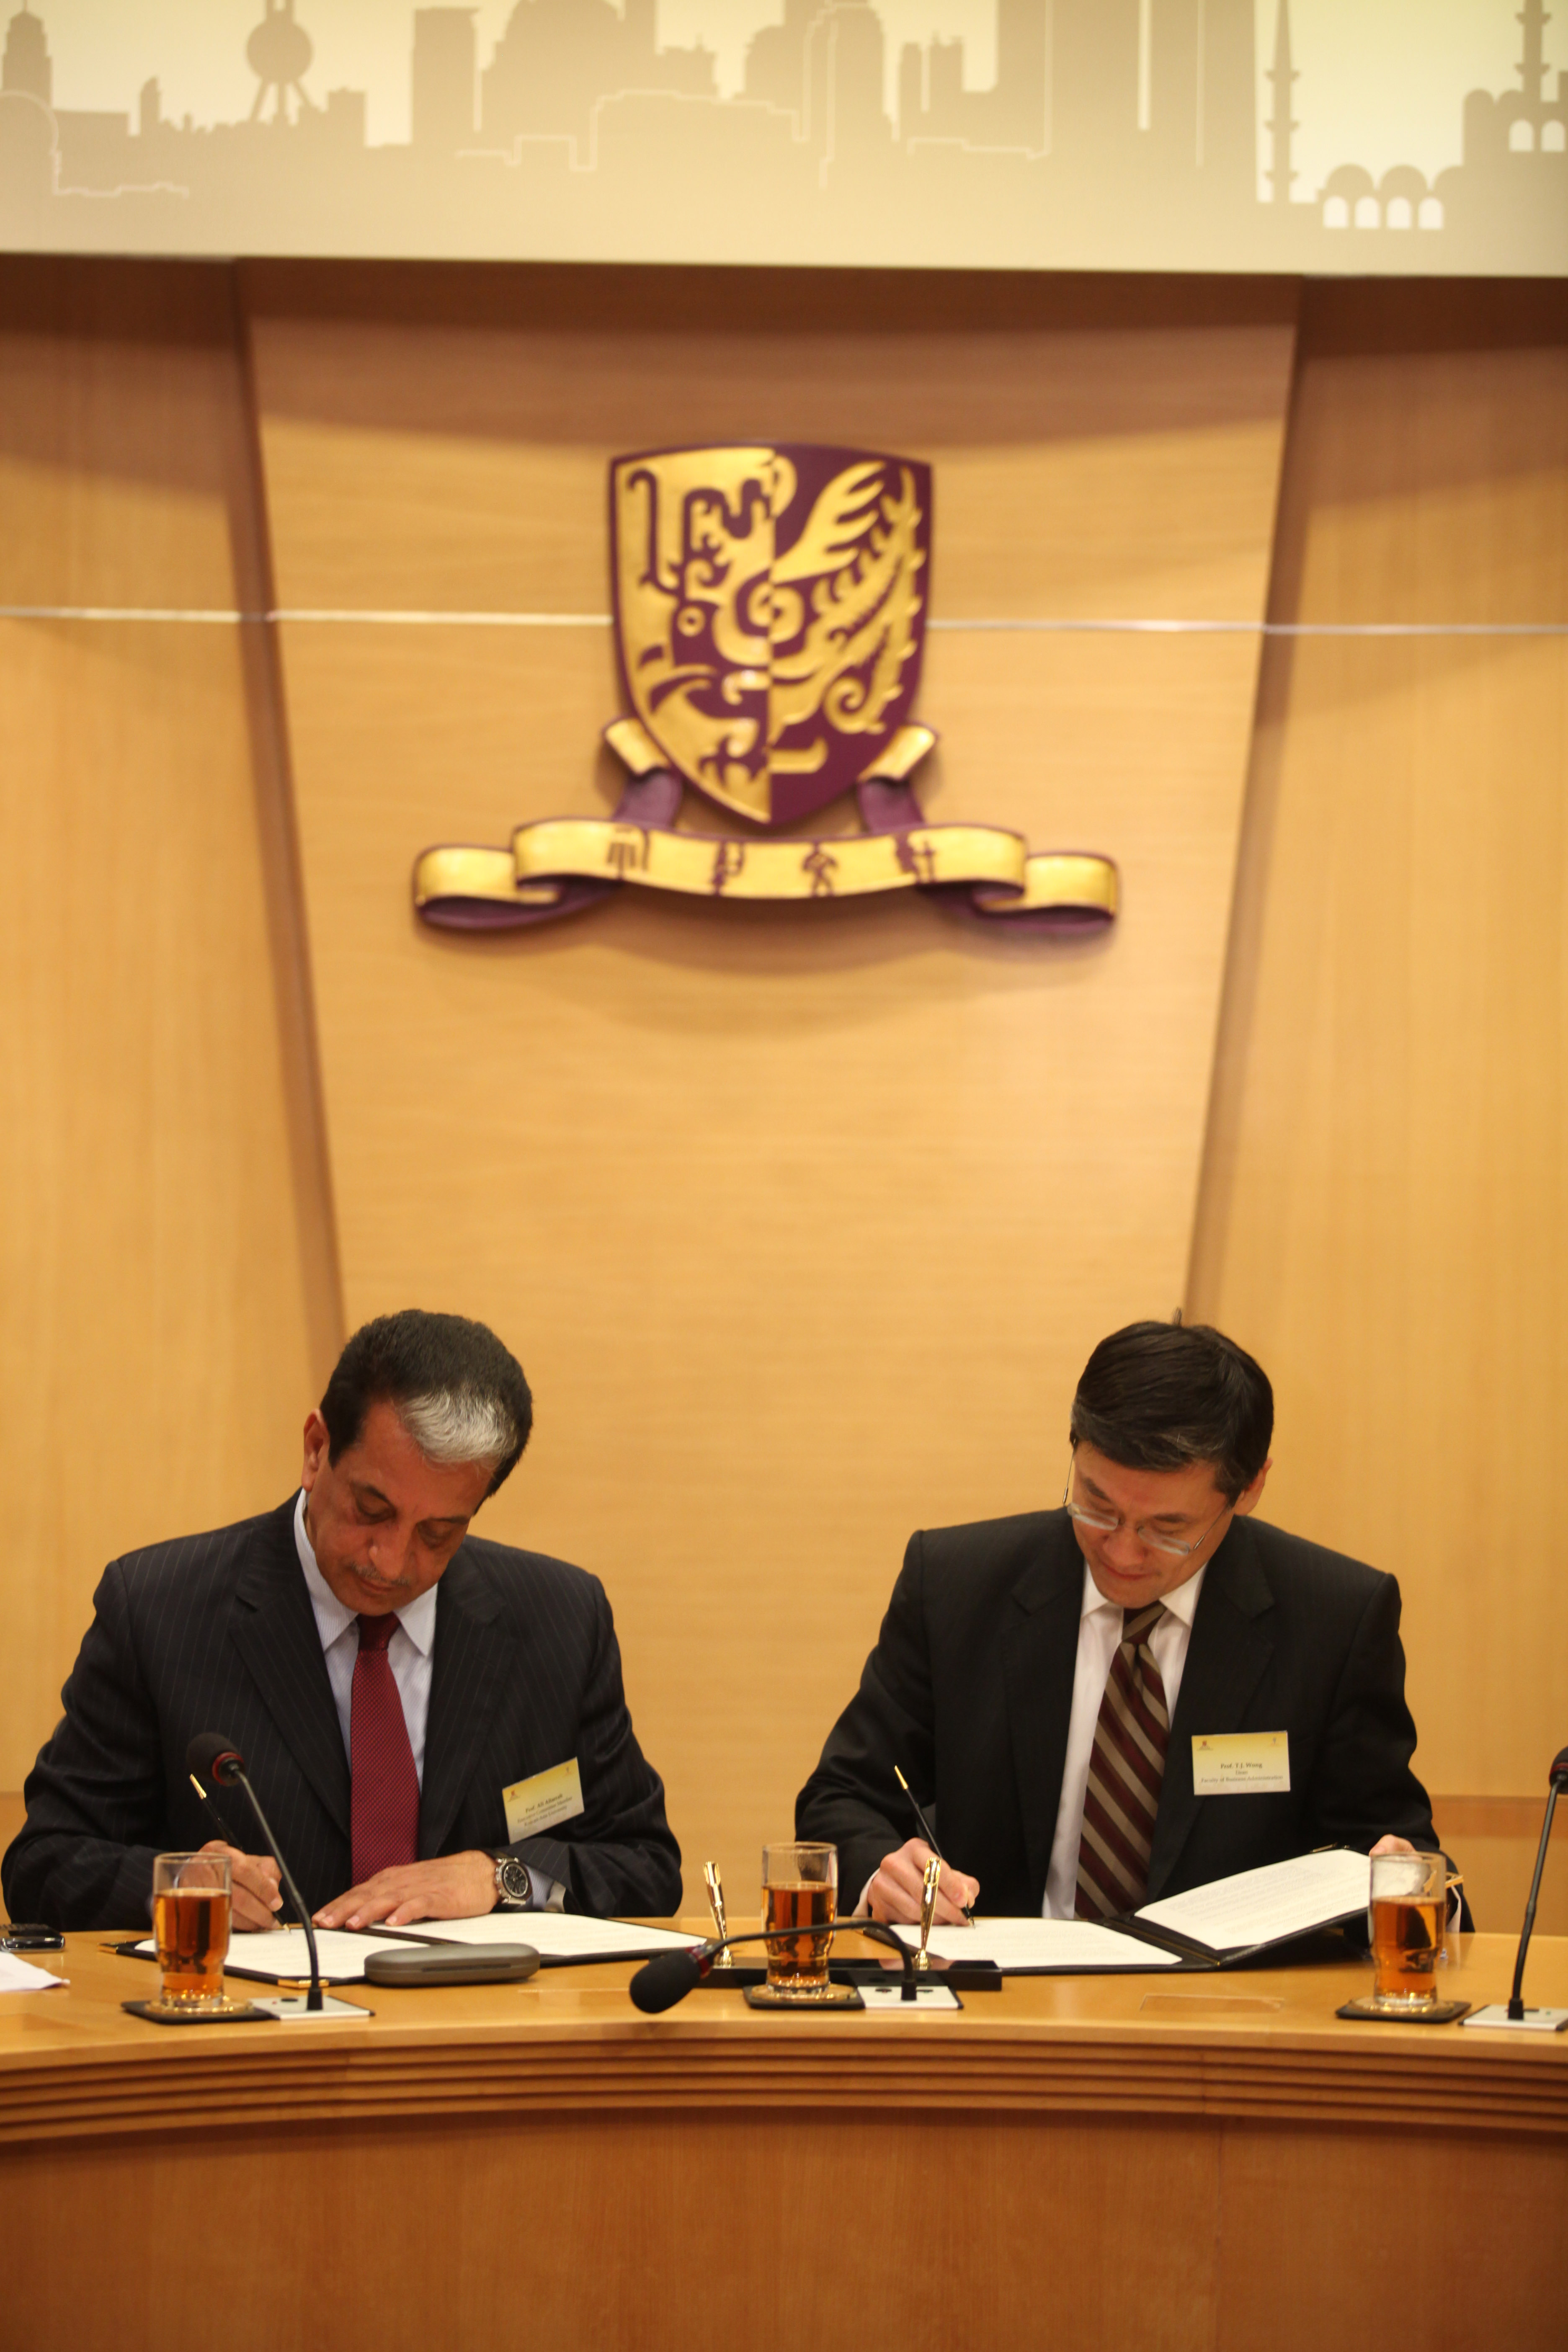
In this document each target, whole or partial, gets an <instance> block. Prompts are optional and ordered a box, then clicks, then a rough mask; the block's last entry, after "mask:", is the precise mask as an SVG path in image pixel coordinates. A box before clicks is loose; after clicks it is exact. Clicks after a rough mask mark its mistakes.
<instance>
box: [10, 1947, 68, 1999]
mask: <svg viewBox="0 0 1568 2352" xmlns="http://www.w3.org/2000/svg"><path fill="white" fill-rule="evenodd" d="M69 1982H70V1979H69V1978H68V1977H52V1976H50V1974H49V1972H48V1970H47V1969H36V1968H35V1967H34V1966H33V1963H32V1962H31V1960H19V1959H18V1958H16V1953H15V1952H0V1992H47V1991H48V1990H49V1988H50V1987H51V1986H52V1985H63V1984H68V1983H69Z"/></svg>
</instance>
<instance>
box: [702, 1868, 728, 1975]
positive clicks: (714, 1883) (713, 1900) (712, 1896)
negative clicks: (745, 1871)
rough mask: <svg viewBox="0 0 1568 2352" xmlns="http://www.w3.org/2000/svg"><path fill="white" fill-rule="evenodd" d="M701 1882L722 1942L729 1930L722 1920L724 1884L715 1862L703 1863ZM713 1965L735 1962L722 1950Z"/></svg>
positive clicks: (724, 1965) (719, 1967) (718, 1966)
mask: <svg viewBox="0 0 1568 2352" xmlns="http://www.w3.org/2000/svg"><path fill="white" fill-rule="evenodd" d="M702 1884H703V1885H704V1886H706V1888H707V1889H708V1908H709V1909H710V1911H711V1912H712V1914H713V1925H714V1926H715V1927H717V1928H718V1930H719V1940H720V1942H721V1943H722V1942H723V1940H724V1937H726V1936H727V1935H728V1934H729V1932H730V1930H729V1928H728V1927H727V1926H726V1925H725V1921H724V1884H723V1881H722V1879H721V1877H720V1875H719V1865H718V1864H717V1863H716V1862H705V1863H704V1864H703V1865H702ZM713 1965H714V1967H715V1968H716V1969H732V1968H733V1967H734V1965H735V1963H734V1960H733V1959H732V1958H731V1955H730V1954H729V1952H727V1951H724V1952H721V1953H720V1954H719V1957H718V1958H717V1959H716V1960H715V1961H714V1963H713Z"/></svg>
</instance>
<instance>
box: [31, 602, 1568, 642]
mask: <svg viewBox="0 0 1568 2352" xmlns="http://www.w3.org/2000/svg"><path fill="white" fill-rule="evenodd" d="M0 621H166V622H192V623H198V624H211V623H214V622H219V623H226V624H228V625H230V626H235V625H239V624H242V623H250V624H252V625H261V624H266V623H277V622H282V621H288V622H290V623H293V624H296V625H300V624H310V625H317V624H327V623H331V624H338V625H360V626H362V627H367V628H414V629H421V628H461V629H607V628H609V627H611V626H612V625H613V615H612V614H608V613H496V612H487V613H439V612H430V613H422V612H414V611H407V610H404V611H395V610H386V611H374V610H370V609H366V610H363V611H359V610H353V609H350V608H348V607H340V608H338V609H336V610H326V609H322V610H320V611H313V610H309V609H306V608H304V607H300V606H293V605H280V606H279V607H278V608H277V610H275V611H272V612H267V613H242V612H238V611H236V610H233V609H230V608H227V607H224V606H220V605H207V604H198V605H189V606H178V605H161V604H0ZM927 626H928V628H930V629H931V630H933V631H936V630H941V631H943V632H945V633H947V634H949V635H953V634H957V635H963V633H964V632H966V631H967V632H970V633H977V632H982V631H987V630H989V631H1024V632H1035V633H1037V634H1052V633H1054V634H1058V635H1061V634H1067V635H1152V636H1260V637H1561V636H1568V621H1205V620H1154V619H1149V620H1108V619H1092V620H1087V619H1075V620H1067V619H1048V618H1046V617H1044V616H1038V617H1037V616H1032V615H1011V616H1005V615H997V616H995V617H994V618H993V617H985V618H973V617H972V618H962V617H955V618H953V619H951V620H937V619H933V620H931V621H930V622H928V623H927Z"/></svg>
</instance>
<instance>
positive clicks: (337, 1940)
mask: <svg viewBox="0 0 1568 2352" xmlns="http://www.w3.org/2000/svg"><path fill="white" fill-rule="evenodd" d="M402 1942H403V1938H402V1937H394V1936H349V1935H345V1934H344V1933H343V1931H342V1929H341V1928H338V1927H318V1928H317V1930H316V1950H317V1953H318V1955H319V1957H320V1959H321V1974H322V1976H323V1977H326V1978H329V1979H331V1982H332V1983H333V1984H363V1981H364V1964H365V1962H366V1960H367V1959H368V1958H370V1956H371V1954H372V1952H395V1951H397V1950H399V1949H400V1948H401V1947H402ZM136 1951H137V1955H138V1958H142V1957H145V1958H147V1959H150V1960H155V1959H156V1958H157V1957H158V1947H157V1945H156V1944H155V1943H154V1942H153V1938H152V1937H151V1936H149V1937H148V1938H147V1940H146V1942H145V1943H144V1944H138V1945H137V1947H136ZM224 1966H225V1967H226V1968H229V1969H244V1970H245V1971H246V1973H247V1975H249V1976H257V1977H265V1978H268V1979H270V1980H271V1982H272V1983H274V1984H278V1983H279V1982H281V1981H283V1980H284V1979H287V1980H288V1982H289V1983H290V1984H308V1983H309V1982H310V1949H309V1947H308V1946H307V1944H306V1942H305V1932H304V1929H303V1928H302V1927H273V1928H265V1927H264V1928H261V1929H258V1932H257V1933H256V1934H254V1935H247V1934H245V1933H243V1932H242V1933H240V1934H239V1935H237V1936H231V1937H229V1939H228V1958H227V1959H226V1961H225V1963H224Z"/></svg>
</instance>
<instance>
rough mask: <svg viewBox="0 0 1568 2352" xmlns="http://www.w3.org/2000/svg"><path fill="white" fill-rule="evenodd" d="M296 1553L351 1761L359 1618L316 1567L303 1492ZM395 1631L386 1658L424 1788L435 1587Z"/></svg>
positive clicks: (402, 1612) (403, 1613)
mask: <svg viewBox="0 0 1568 2352" xmlns="http://www.w3.org/2000/svg"><path fill="white" fill-rule="evenodd" d="M294 1549H295V1550H296V1551H297V1552H298V1553H299V1555H300V1567H301V1568H302V1569H303V1570H304V1571H305V1589H306V1591H308V1592H309V1593H310V1606H311V1608H312V1609H313V1610H314V1611H315V1612H316V1631H317V1633H319V1634H320V1635H321V1655H322V1656H323V1657H324V1658H325V1660H326V1662H327V1680H328V1681H329V1682H330V1683H331V1686H332V1701H333V1704H334V1706H336V1707H337V1710H338V1728H339V1729H340V1730H341V1731H342V1735H343V1754H344V1755H345V1756H346V1757H348V1758H349V1759H350V1762H351V1763H352V1762H353V1736H352V1731H351V1725H352V1722H353V1688H354V1660H355V1659H356V1658H357V1657H358V1656H359V1617H358V1614H357V1613H356V1612H355V1611H353V1609H346V1608H345V1607H344V1606H343V1604H342V1601H340V1600H339V1599H338V1597H337V1594H336V1593H335V1592H334V1591H332V1588H331V1585H330V1584H329V1583H328V1582H327V1580H326V1578H325V1577H324V1576H323V1575H322V1574H321V1570H320V1569H319V1568H318V1567H317V1566H316V1555H315V1553H314V1552H313V1551H312V1550H311V1549H310V1537H309V1536H308V1535H307V1534H306V1533H305V1490H304V1488H303V1487H302V1486H301V1488H300V1499H299V1501H298V1502H297V1503H296V1504H295V1506H294ZM395 1615H396V1618H397V1631H396V1632H395V1633H394V1635H393V1637H392V1639H391V1641H390V1642H388V1643H387V1645H386V1655H387V1659H388V1662H389V1663H390V1664H391V1667H392V1679H393V1681H394V1682H395V1684H396V1685H397V1696H398V1697H399V1698H400V1699H401V1700H402V1701H403V1720H404V1722H405V1724H406V1725H407V1726H408V1745H409V1746H410V1748H413V1750H414V1769H415V1771H416V1773H417V1774H418V1776H419V1786H420V1788H421V1789H422V1790H423V1788H424V1786H425V1726H426V1720H427V1719H428V1717H429V1714H430V1671H431V1667H432V1665H433V1664H434V1662H435V1655H436V1587H435V1586H434V1585H432V1586H431V1587H430V1590H429V1591H428V1592H422V1593H421V1594H420V1595H419V1598H418V1600H417V1601H410V1602H409V1604H408V1606H407V1608H406V1609H399V1610H397V1611H396V1612H395Z"/></svg>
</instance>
